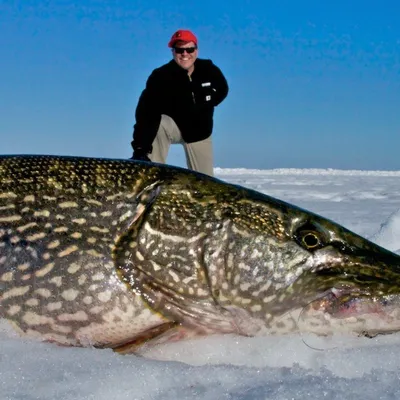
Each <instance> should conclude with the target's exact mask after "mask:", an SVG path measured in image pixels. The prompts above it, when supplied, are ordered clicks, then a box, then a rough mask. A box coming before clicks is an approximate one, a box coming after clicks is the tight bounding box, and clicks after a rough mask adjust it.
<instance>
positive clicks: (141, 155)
mask: <svg viewBox="0 0 400 400" xmlns="http://www.w3.org/2000/svg"><path fill="white" fill-rule="evenodd" d="M131 160H136V161H150V162H151V160H150V158H149V156H148V153H147V151H145V150H143V149H140V148H138V149H135V150H134V151H133V156H132V157H131Z"/></svg>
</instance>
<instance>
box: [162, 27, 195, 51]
mask: <svg viewBox="0 0 400 400" xmlns="http://www.w3.org/2000/svg"><path fill="white" fill-rule="evenodd" d="M180 41H182V42H193V43H194V44H195V45H196V46H197V37H196V36H194V34H193V33H192V32H190V31H187V30H184V29H179V30H178V31H176V32H175V33H174V34H173V35H172V37H171V40H170V41H169V42H168V47H174V44H175V43H176V42H180Z"/></svg>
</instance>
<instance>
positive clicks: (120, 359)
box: [0, 169, 400, 400]
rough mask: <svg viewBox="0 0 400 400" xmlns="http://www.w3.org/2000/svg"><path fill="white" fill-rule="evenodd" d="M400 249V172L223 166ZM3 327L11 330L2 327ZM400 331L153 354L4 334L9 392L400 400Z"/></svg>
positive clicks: (2, 369) (214, 341)
mask: <svg viewBox="0 0 400 400" xmlns="http://www.w3.org/2000/svg"><path fill="white" fill-rule="evenodd" d="M216 175H217V177H219V178H221V179H224V180H226V181H229V182H233V183H236V184H240V185H242V186H246V187H250V188H252V189H256V190H258V191H261V192H263V193H266V194H269V195H271V196H274V197H277V198H280V199H282V200H285V201H288V202H290V203H293V204H296V205H298V206H301V207H303V208H306V209H309V210H311V211H314V212H316V213H318V214H321V215H323V216H325V217H328V218H330V219H333V220H334V221H336V222H339V223H341V224H342V225H344V226H346V227H347V228H349V229H351V230H353V231H355V232H357V233H359V234H361V235H363V236H365V237H368V238H369V239H371V240H373V241H375V242H376V243H378V244H380V245H382V246H384V247H386V248H388V249H390V250H392V251H395V252H397V253H399V254H400V171H339V170H315V169H309V170H293V169H290V170H288V169H286V170H285V169H279V170H262V171H260V170H245V169H217V170H216ZM0 328H1V327H0ZM399 353H400V333H399V334H393V335H388V336H381V337H377V338H375V339H366V338H356V337H346V336H340V337H339V336H337V337H330V338H320V337H316V336H312V335H307V336H299V335H294V336H285V337H264V338H243V337H234V336H216V337H210V338H206V339H201V340H196V341H188V342H181V343H173V344H168V345H164V346H162V347H160V348H155V349H153V350H151V351H148V352H147V353H146V354H144V356H142V357H138V356H119V355H116V354H114V353H113V352H112V351H110V350H95V349H77V348H63V347H57V346H55V345H51V344H46V343H38V342H32V341H24V340H21V339H20V338H17V337H16V336H15V335H14V334H12V333H10V332H9V331H8V330H7V329H6V328H5V327H4V326H3V330H2V331H1V332H0V399H1V400H6V399H13V400H14V399H19V400H32V399H52V400H54V399H74V400H80V399H82V400H83V399H98V400H103V399H104V400H120V399H131V400H133V399H163V400H164V399H165V400H169V399H171V400H172V399H174V400H175V399H221V400H222V399H226V400H228V399H229V400H230V399H237V400H239V399H240V400H254V399H255V400H258V399H260V400H261V399H374V400H376V399H398V398H400V385H399V379H400V357H399Z"/></svg>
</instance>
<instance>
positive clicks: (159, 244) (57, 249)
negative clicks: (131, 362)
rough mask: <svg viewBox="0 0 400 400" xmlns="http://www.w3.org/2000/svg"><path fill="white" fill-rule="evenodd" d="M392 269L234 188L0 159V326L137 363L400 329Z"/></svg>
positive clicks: (106, 165)
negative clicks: (169, 344)
mask: <svg viewBox="0 0 400 400" xmlns="http://www.w3.org/2000/svg"><path fill="white" fill-rule="evenodd" d="M399 293H400V257H399V256H397V255H396V254H393V253H391V252H389V251H387V250H385V249H383V248H381V247H379V246H377V245H375V244H373V243H371V242H369V241H368V240H366V239H364V238H362V237H360V236H358V235H356V234H355V233H352V232H350V231H349V230H347V229H345V228H344V227H342V226H340V225H338V224H335V223H334V222H331V221H329V220H327V219H324V218H322V217H320V216H318V215H315V214H313V213H310V212H307V211H305V210H302V209H300V208H298V207H295V206H293V205H290V204H287V203H285V202H283V201H280V200H277V199H274V198H272V197H269V196H266V195H264V194H261V193H258V192H255V191H253V190H249V189H245V188H243V187H239V186H235V185H231V184H227V183H224V182H222V181H220V180H217V179H214V178H210V177H207V176H205V175H201V174H196V173H194V172H190V171H187V170H184V169H180V168H174V167H170V166H163V165H156V164H151V163H145V162H133V161H129V160H126V161H122V160H108V159H94V158H78V157H77V158H73V157H56V156H2V157H0V317H2V318H4V319H6V320H8V321H9V322H10V323H11V324H12V325H13V326H14V327H15V328H16V329H17V330H18V331H19V332H22V333H24V334H27V335H30V336H36V337H39V338H41V339H44V340H48V341H53V342H56V343H59V344H63V345H72V346H95V347H110V348H113V349H115V350H117V351H120V352H132V351H135V350H136V349H137V348H138V347H139V346H141V345H142V344H143V343H147V342H150V343H160V342H163V341H167V340H178V339H181V338H185V337H194V336H198V335H208V334H214V333H235V334H239V335H247V336H255V335H269V334H284V333H289V332H314V333H316V334H322V335H328V334H332V333H334V332H354V333H357V334H361V335H368V336H374V335H376V334H379V333H388V332H394V331H398V330H400V307H399Z"/></svg>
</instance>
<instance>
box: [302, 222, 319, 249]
mask: <svg viewBox="0 0 400 400" xmlns="http://www.w3.org/2000/svg"><path fill="white" fill-rule="evenodd" d="M295 238H296V240H297V242H298V243H299V244H300V245H301V246H302V247H304V248H305V249H306V250H316V249H319V248H321V247H322V246H323V245H324V242H325V241H324V238H323V234H322V232H319V231H318V230H317V228H316V227H315V226H313V225H311V224H307V225H305V226H302V227H301V228H299V229H298V230H297V232H296V233H295Z"/></svg>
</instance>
